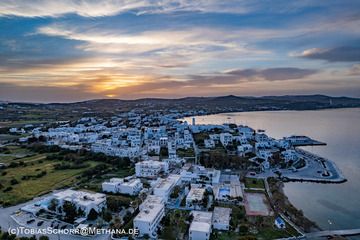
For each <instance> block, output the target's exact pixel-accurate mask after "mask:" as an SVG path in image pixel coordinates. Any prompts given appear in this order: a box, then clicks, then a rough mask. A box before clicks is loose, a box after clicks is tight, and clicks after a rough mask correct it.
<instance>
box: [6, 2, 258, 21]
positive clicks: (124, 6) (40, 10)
mask: <svg viewBox="0 0 360 240" xmlns="http://www.w3.org/2000/svg"><path fill="white" fill-rule="evenodd" d="M252 5H253V4H249V3H248V2H247V1H238V0H230V1H226V2H221V1H217V0H198V1H192V0H176V1H173V0H156V1H155V0H105V1H96V0H81V1H79V0H62V1H51V0H50V1H49V0H32V1H27V0H3V1H2V2H1V5H0V16H20V17H60V16H62V15H65V14H77V15H80V16H83V17H103V16H113V15H116V14H119V13H122V12H129V11H132V12H135V13H136V14H138V15H141V14H156V13H170V12H179V11H198V12H232V13H244V12H248V11H249V8H250V7H251V6H252Z"/></svg>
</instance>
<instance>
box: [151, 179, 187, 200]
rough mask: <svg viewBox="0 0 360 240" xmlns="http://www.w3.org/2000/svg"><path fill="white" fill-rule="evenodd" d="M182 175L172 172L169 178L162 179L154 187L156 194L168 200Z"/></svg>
mask: <svg viewBox="0 0 360 240" xmlns="http://www.w3.org/2000/svg"><path fill="white" fill-rule="evenodd" d="M180 180H181V176H180V175H175V174H170V175H169V176H168V177H167V178H164V179H161V180H160V181H159V182H158V183H157V184H156V186H155V187H154V195H155V196H158V197H161V198H163V199H164V201H165V202H167V201H168V199H169V197H170V194H171V192H172V190H173V189H174V187H175V186H176V185H179V184H180Z"/></svg>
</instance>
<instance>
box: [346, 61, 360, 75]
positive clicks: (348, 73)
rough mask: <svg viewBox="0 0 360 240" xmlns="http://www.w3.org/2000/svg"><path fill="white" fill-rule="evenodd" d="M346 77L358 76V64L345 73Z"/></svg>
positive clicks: (359, 68) (359, 69)
mask: <svg viewBox="0 0 360 240" xmlns="http://www.w3.org/2000/svg"><path fill="white" fill-rule="evenodd" d="M347 75H348V76H360V64H355V65H353V66H351V68H350V69H349V70H348V71H347Z"/></svg>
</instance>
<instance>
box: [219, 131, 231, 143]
mask: <svg viewBox="0 0 360 240" xmlns="http://www.w3.org/2000/svg"><path fill="white" fill-rule="evenodd" d="M232 141H233V135H231V134H230V133H220V142H221V144H222V145H223V146H227V145H229V144H231V143H232Z"/></svg>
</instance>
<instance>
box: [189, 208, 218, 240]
mask: <svg viewBox="0 0 360 240" xmlns="http://www.w3.org/2000/svg"><path fill="white" fill-rule="evenodd" d="M191 214H192V215H193V217H194V218H193V221H192V222H191V224H190V228H189V240H209V239H210V235H211V224H212V217H213V214H212V212H203V211H192V212H191Z"/></svg>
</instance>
